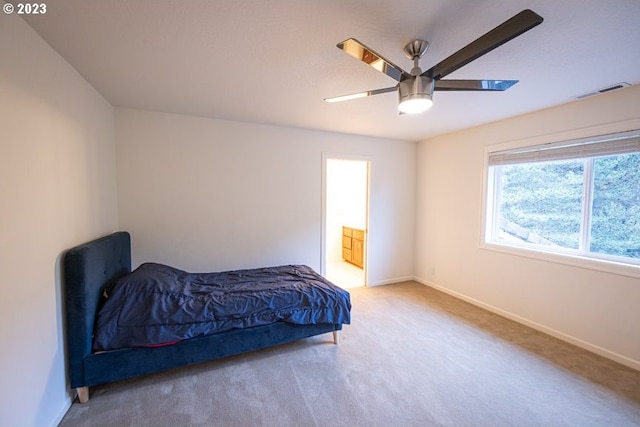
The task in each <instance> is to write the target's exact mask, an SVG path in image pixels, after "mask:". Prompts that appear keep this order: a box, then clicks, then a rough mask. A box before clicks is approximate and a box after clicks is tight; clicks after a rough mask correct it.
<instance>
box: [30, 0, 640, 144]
mask: <svg viewBox="0 0 640 427" xmlns="http://www.w3.org/2000/svg"><path fill="white" fill-rule="evenodd" d="M527 8H529V9H532V10H533V11H535V12H536V13H538V14H539V15H541V16H542V17H543V18H544V22H543V23H542V24H541V25H539V26H537V27H535V28H533V29H532V30H530V31H528V32H526V33H524V34H523V35H521V36H519V37H517V38H516V39H514V40H512V41H510V42H508V43H507V44H505V45H503V46H501V47H499V48H497V49H496V50H494V51H492V52H490V53H488V54H487V55H485V56H483V57H481V58H479V59H477V60H476V61H474V62H472V63H470V64H468V65H467V66H465V67H463V68H461V69H459V70H458V71H456V72H454V73H452V74H450V75H449V76H447V78H462V79H466V78H470V79H480V78H486V79H516V80H520V83H518V84H517V85H515V86H514V87H512V88H511V89H509V90H508V91H506V92H496V93H470V92H436V93H435V95H434V106H433V108H432V109H431V110H429V111H427V112H426V113H423V114H421V115H417V116H409V115H402V116H399V115H398V112H397V95H396V94H395V93H387V94H382V95H377V96H373V97H369V98H363V99H357V100H352V101H346V102H342V103H337V104H329V103H326V102H324V101H323V99H324V98H326V97H331V96H337V95H344V94H349V93H353V92H359V91H363V90H369V89H376V88H383V87H389V86H394V85H395V81H394V80H392V79H391V78H389V77H387V76H385V75H384V74H382V73H379V72H377V71H376V70H374V69H373V68H371V67H368V66H367V65H366V64H364V63H362V62H360V61H358V60H356V59H354V58H352V57H350V56H348V55H347V54H345V53H344V52H342V51H341V50H339V49H337V48H336V43H338V42H340V41H343V40H345V39H347V38H349V37H354V38H357V39H358V40H360V41H361V42H362V43H364V44H366V45H367V46H369V47H370V48H372V49H373V50H375V51H376V52H378V53H379V54H381V55H382V56H384V57H386V58H387V59H389V60H390V61H392V62H394V63H396V64H398V65H400V66H401V67H403V68H404V69H405V70H407V71H409V70H410V69H411V67H412V63H411V61H410V60H409V59H407V58H406V57H405V56H404V53H403V52H402V48H403V46H404V45H405V44H406V43H407V42H409V41H411V40H412V39H415V38H422V39H425V40H427V41H429V43H430V44H431V47H430V49H429V51H428V52H427V54H426V55H425V56H424V57H423V59H422V61H421V64H420V65H421V67H422V69H423V70H426V69H428V68H430V67H431V66H433V65H434V64H436V63H438V62H439V61H441V60H442V59H444V58H445V57H447V56H449V55H450V54H452V53H453V52H455V51H457V50H458V49H460V48H462V47H463V46H465V45H466V44H468V43H469V42H471V41H473V40H475V39H476V38H478V37H480V36H481V35H483V34H484V33H486V32H487V31H489V30H490V29H492V28H494V27H495V26H497V25H498V24H500V23H502V22H503V21H505V20H506V19H508V18H510V17H511V16H513V15H515V14H516V13H518V12H520V11H521V10H523V9H527ZM26 20H27V22H28V23H29V24H30V25H31V26H32V27H33V28H34V29H35V30H36V31H37V32H38V33H39V34H40V35H41V36H42V37H43V38H44V39H45V40H46V41H47V42H48V43H49V44H50V45H51V46H52V47H53V48H54V49H55V50H56V51H57V52H58V53H60V55H62V56H63V57H64V58H65V59H66V60H67V61H68V62H69V63H70V64H71V65H72V66H73V67H75V68H76V69H77V70H78V72H79V73H80V74H82V75H83V76H84V78H86V79H87V80H88V81H89V82H90V83H91V84H92V85H93V86H94V87H95V88H96V89H97V90H98V91H99V92H100V93H101V94H102V95H104V96H105V97H106V98H107V99H108V100H109V101H110V102H111V103H112V104H113V105H115V106H123V107H131V108H139V109H145V110H153V111H163V112H172V113H180V114H189V115H195V116H204V117H213V118H221V119H229V120H239V121H248V122H258V123H267V124H275V125H284V126H293V127H303V128H311V129H321V130H327V131H336V132H345V133H355V134H363V135H373V136H380V137H386V138H394V139H406V140H423V139H426V138H428V137H432V136H434V135H438V134H442V133H447V132H451V131H454V130H457V129H461V128H466V127H470V126H475V125H479V124H482V123H487V122H490V121H494V120H498V119H502V118H506V117H510V116H514V115H519V114H523V113H527V112H530V111H535V110H539V109H543V108H547V107H551V106H553V105H558V104H563V103H566V102H571V101H574V100H575V97H576V96H577V95H580V94H583V93H585V92H590V91H592V90H595V89H599V88H602V87H605V86H609V85H611V84H614V83H618V82H627V83H630V84H632V85H634V84H639V83H640V24H639V23H640V1H639V0H608V1H604V0H483V1H478V0H429V1H425V0H351V1H346V0H183V1H180V0H135V1H132V0H101V1H98V0H51V1H48V2H47V12H46V14H45V15H41V16H30V17H26Z"/></svg>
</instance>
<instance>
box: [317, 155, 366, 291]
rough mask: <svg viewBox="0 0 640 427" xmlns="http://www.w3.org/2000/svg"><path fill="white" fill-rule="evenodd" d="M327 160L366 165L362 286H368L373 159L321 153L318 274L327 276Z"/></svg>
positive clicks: (362, 156) (361, 156) (363, 156)
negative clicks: (320, 214) (363, 163)
mask: <svg viewBox="0 0 640 427" xmlns="http://www.w3.org/2000/svg"><path fill="white" fill-rule="evenodd" d="M329 160H353V161H361V162H365V163H366V165H367V178H366V189H365V192H366V209H365V228H366V229H365V239H364V265H363V270H364V286H368V284H369V240H370V239H369V235H370V233H369V217H370V207H371V169H372V166H373V157H371V156H366V155H360V154H349V153H336V152H323V153H322V220H321V226H320V229H321V238H320V241H321V243H320V247H321V248H320V274H321V275H322V276H326V274H327V163H328V161H329Z"/></svg>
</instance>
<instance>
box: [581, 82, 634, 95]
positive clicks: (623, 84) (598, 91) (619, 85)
mask: <svg viewBox="0 0 640 427" xmlns="http://www.w3.org/2000/svg"><path fill="white" fill-rule="evenodd" d="M628 86H631V85H630V84H629V83H626V82H620V83H615V84H612V85H611V86H607V87H603V88H600V89H596V90H594V91H591V92H587V93H583V94H582V95H578V96H576V98H577V99H582V98H588V97H590V96H594V95H600V94H601V93H605V92H610V91H612V90H617V89H622V88H623V87H628Z"/></svg>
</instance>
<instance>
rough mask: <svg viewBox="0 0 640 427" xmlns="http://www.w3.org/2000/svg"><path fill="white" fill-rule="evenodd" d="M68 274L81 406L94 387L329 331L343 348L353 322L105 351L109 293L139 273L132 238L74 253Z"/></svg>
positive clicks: (108, 239) (73, 376)
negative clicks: (101, 335)
mask: <svg viewBox="0 0 640 427" xmlns="http://www.w3.org/2000/svg"><path fill="white" fill-rule="evenodd" d="M63 269H64V295H65V298H64V300H65V310H66V314H67V316H66V322H67V325H66V331H67V359H68V372H69V380H70V385H71V388H73V389H75V390H76V391H77V393H78V399H79V401H80V402H81V403H85V402H87V401H88V400H89V387H93V386H96V385H100V384H106V383H111V382H115V381H119V380H123V379H127V378H132V377H136V376H141V375H146V374H151V373H155V372H160V371H164V370H168V369H172V368H177V367H181V366H186V365H190V364H193V363H199V362H204V361H209V360H214V359H219V358H223V357H228V356H232V355H237V354H241V353H245V352H249V351H253V350H258V349H262V348H266V347H271V346H276V345H280V344H285V343H289V342H293V341H297V340H300V339H303V338H307V337H311V336H315V335H320V334H326V333H329V332H332V333H333V342H334V343H335V344H338V342H339V335H338V331H340V330H341V329H342V325H343V324H347V323H349V321H350V318H349V315H348V313H346V316H341V317H339V318H337V317H335V316H334V318H335V319H337V320H335V321H334V322H331V323H318V322H317V320H318V319H315V320H312V323H309V324H298V323H291V322H289V321H275V322H273V323H268V324H258V325H256V326H251V325H249V326H247V327H241V328H240V327H239V326H238V325H232V326H231V327H230V328H229V327H228V328H227V329H226V330H223V331H222V332H216V333H212V334H207V335H198V334H196V336H194V337H189V338H188V339H182V340H174V341H172V342H163V343H162V344H161V345H150V346H130V347H123V348H115V349H112V348H109V349H107V350H106V351H103V350H102V349H100V348H96V347H95V345H94V344H95V343H94V333H95V332H96V323H97V322H98V321H97V320H96V319H97V318H98V317H99V316H98V312H99V310H100V309H101V308H102V307H103V306H105V305H106V303H105V296H104V295H105V290H110V289H112V288H113V287H114V286H113V285H114V283H117V282H120V281H122V280H123V279H127V278H128V277H129V276H130V275H132V274H133V272H132V271H131V237H130V235H129V233H128V232H124V231H120V232H116V233H113V234H110V235H108V236H105V237H102V238H99V239H96V240H93V241H91V242H88V243H86V244H83V245H80V246H76V247H74V248H72V249H69V250H68V251H67V252H65V254H64V257H63ZM136 270H137V269H136ZM318 277H319V278H320V279H322V278H321V276H319V275H318ZM322 280H324V279H322ZM327 283H329V282H327ZM332 286H335V285H332ZM337 289H340V288H337ZM340 290H341V289H340ZM341 291H342V292H344V293H346V298H347V300H348V292H346V291H344V290H341ZM347 303H348V304H347V307H346V308H343V310H347V311H348V310H349V309H350V308H351V306H350V302H349V301H347ZM334 318H332V319H334Z"/></svg>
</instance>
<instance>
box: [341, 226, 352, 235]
mask: <svg viewBox="0 0 640 427" xmlns="http://www.w3.org/2000/svg"><path fill="white" fill-rule="evenodd" d="M352 231H353V229H352V228H349V227H342V235H343V236H349V237H351V232H352Z"/></svg>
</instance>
